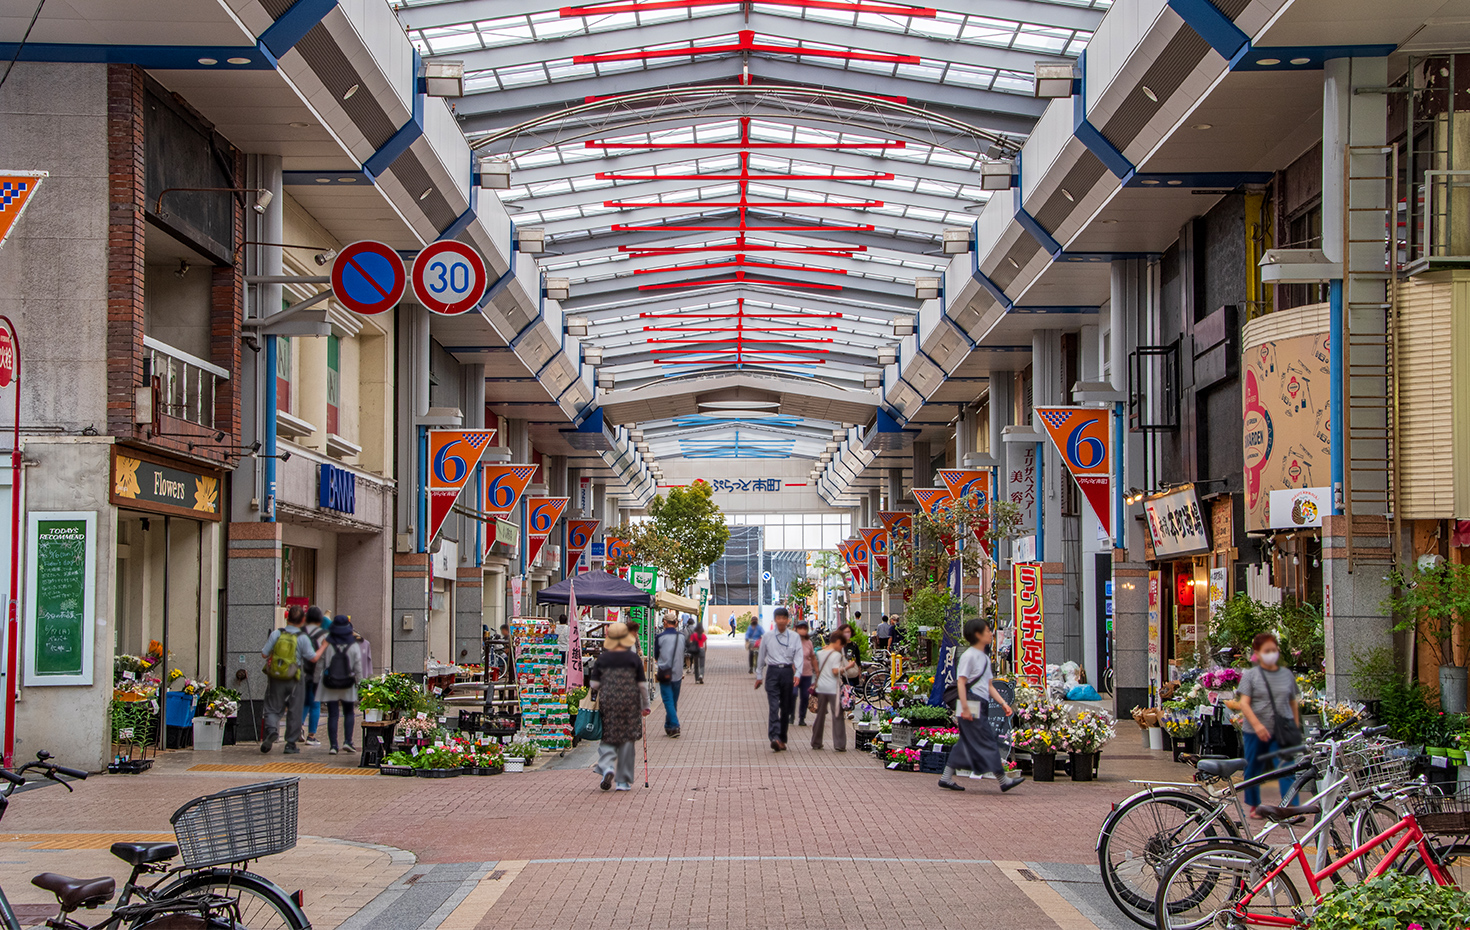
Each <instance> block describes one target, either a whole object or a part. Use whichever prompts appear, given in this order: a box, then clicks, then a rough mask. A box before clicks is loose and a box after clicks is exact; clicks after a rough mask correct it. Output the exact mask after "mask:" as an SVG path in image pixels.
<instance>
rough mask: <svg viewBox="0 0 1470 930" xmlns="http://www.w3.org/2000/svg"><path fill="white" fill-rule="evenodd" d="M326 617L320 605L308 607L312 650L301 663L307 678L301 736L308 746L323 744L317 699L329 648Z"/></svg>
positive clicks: (307, 623)
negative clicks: (320, 738) (323, 658)
mask: <svg viewBox="0 0 1470 930" xmlns="http://www.w3.org/2000/svg"><path fill="white" fill-rule="evenodd" d="M326 618H327V615H326V613H325V612H323V610H322V609H321V608H320V607H317V606H315V605H313V606H311V607H308V608H306V635H307V636H309V637H311V644H312V650H311V654H310V655H308V656H306V657H305V658H306V661H304V662H302V664H301V669H302V673H303V676H302V677H303V678H305V680H306V681H305V683H306V704H305V705H303V710H302V723H304V724H305V729H303V730H302V731H301V738H302V739H303V740H304V741H305V742H306V745H308V746H320V745H321V744H322V741H321V740H319V739H317V738H316V731H317V727H318V726H319V725H320V724H321V722H322V702H321V701H319V700H317V691H318V690H319V689H320V688H321V684H322V668H321V658H322V655H323V654H324V653H325V652H326V648H327V631H326V630H324V629H323V628H322V624H323V622H324V621H325V620H326Z"/></svg>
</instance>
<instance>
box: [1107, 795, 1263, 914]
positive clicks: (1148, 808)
mask: <svg viewBox="0 0 1470 930" xmlns="http://www.w3.org/2000/svg"><path fill="white" fill-rule="evenodd" d="M1236 835H1237V831H1236V828H1235V825H1234V824H1233V823H1232V822H1230V820H1229V819H1228V818H1226V817H1223V816H1221V815H1220V811H1219V809H1218V808H1217V807H1216V806H1215V805H1213V804H1211V803H1209V802H1208V801H1206V800H1204V799H1203V798H1201V797H1199V796H1198V795H1194V794H1190V793H1189V792H1187V791H1178V790H1174V789H1161V790H1155V791H1150V792H1145V793H1142V794H1137V795H1134V796H1133V797H1132V798H1129V799H1128V800H1126V801H1124V802H1123V803H1122V804H1120V805H1119V806H1118V809H1117V810H1115V811H1113V812H1112V813H1111V814H1109V815H1108V818H1107V820H1105V821H1103V826H1102V831H1101V832H1100V833H1099V834H1098V838H1097V864H1098V868H1099V870H1101V872H1102V879H1103V887H1104V888H1105V889H1107V892H1108V897H1110V898H1112V899H1113V903H1114V904H1116V905H1117V906H1118V910H1120V911H1122V912H1123V913H1124V914H1126V915H1128V918H1129V919H1130V920H1132V921H1133V922H1134V923H1136V924H1138V925H1139V926H1141V927H1152V926H1154V896H1155V895H1156V894H1157V892H1158V887H1159V876H1160V875H1161V874H1162V872H1163V869H1164V867H1165V866H1166V865H1168V863H1169V859H1170V858H1171V857H1172V856H1173V854H1174V851H1175V850H1176V849H1177V848H1178V847H1179V845H1180V844H1182V843H1185V842H1188V841H1190V840H1194V839H1204V838H1211V837H1218V836H1236Z"/></svg>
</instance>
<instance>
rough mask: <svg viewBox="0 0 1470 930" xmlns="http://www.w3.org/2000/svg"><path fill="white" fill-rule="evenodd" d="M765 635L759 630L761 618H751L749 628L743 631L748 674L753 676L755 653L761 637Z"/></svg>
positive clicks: (758, 647) (763, 631)
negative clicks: (748, 665)
mask: <svg viewBox="0 0 1470 930" xmlns="http://www.w3.org/2000/svg"><path fill="white" fill-rule="evenodd" d="M765 633H766V631H765V630H763V629H761V618H760V617H751V618H750V626H748V627H746V629H745V649H746V651H747V652H749V653H750V674H752V675H754V674H755V659H756V653H757V652H758V651H759V650H760V648H761V637H762V636H764V635H765Z"/></svg>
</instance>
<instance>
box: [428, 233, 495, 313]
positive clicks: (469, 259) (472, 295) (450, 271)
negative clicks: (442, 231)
mask: <svg viewBox="0 0 1470 930" xmlns="http://www.w3.org/2000/svg"><path fill="white" fill-rule="evenodd" d="M412 280H413V296H414V297H416V298H417V299H418V302H419V303H421V304H423V305H424V307H425V308H427V309H428V311H429V312H430V313H438V314H441V315H443V316H457V315H459V314H461V313H465V312H468V311H470V310H473V309H474V307H475V305H476V304H478V303H479V302H480V298H481V297H484V296H485V288H486V287H488V286H489V281H488V280H487V278H486V271H485V260H484V259H483V258H481V257H480V253H479V252H476V251H475V250H474V249H473V248H471V247H470V246H467V245H465V244H464V243H463V242H457V241H455V240H453V239H445V240H443V241H441V242H435V243H433V244H431V245H428V246H425V247H424V250H423V251H422V252H420V253H419V255H418V258H416V259H414V263H413V278H412Z"/></svg>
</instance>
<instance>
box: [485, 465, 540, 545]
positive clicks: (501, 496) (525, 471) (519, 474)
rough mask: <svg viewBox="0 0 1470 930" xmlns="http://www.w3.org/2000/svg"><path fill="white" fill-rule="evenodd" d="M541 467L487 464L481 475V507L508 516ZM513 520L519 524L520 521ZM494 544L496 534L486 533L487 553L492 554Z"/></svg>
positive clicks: (490, 512) (497, 515)
mask: <svg viewBox="0 0 1470 930" xmlns="http://www.w3.org/2000/svg"><path fill="white" fill-rule="evenodd" d="M539 467H540V466H539V465H486V466H485V467H484V470H483V473H482V474H481V476H480V483H481V485H482V487H483V488H484V492H483V493H482V494H481V498H482V500H481V501H480V509H481V510H483V511H484V512H485V514H486V515H487V516H491V517H497V518H506V517H508V516H509V515H510V514H511V512H513V511H514V510H515V509H516V508H517V507H519V506H520V503H521V497H522V495H524V494H525V493H526V486H527V485H528V484H530V483H531V481H532V480H533V479H534V478H535V477H536V469H537V468H539ZM511 522H513V523H516V524H519V522H520V521H519V520H514V521H511ZM494 544H495V536H494V534H492V533H486V534H485V554H486V555H489V554H490V547H491V546H492V545H494Z"/></svg>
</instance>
